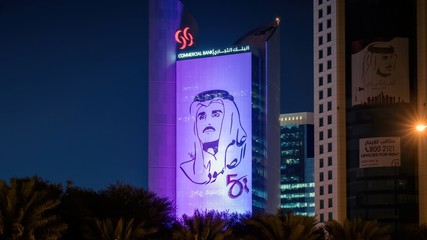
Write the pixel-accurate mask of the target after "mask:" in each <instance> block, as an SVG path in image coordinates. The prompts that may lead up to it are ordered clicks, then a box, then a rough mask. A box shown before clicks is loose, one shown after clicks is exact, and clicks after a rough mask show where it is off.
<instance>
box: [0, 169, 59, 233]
mask: <svg viewBox="0 0 427 240" xmlns="http://www.w3.org/2000/svg"><path fill="white" fill-rule="evenodd" d="M61 193H62V190H61V187H60V186H59V185H52V184H48V183H47V182H44V181H42V180H41V179H40V178H39V177H36V176H35V177H32V178H24V179H17V178H12V179H11V180H10V186H8V185H7V183H6V182H5V181H3V180H1V181H0V239H10V240H19V239H26V240H35V239H59V238H60V237H61V235H62V233H63V232H64V231H65V230H66V228H67V225H66V224H64V223H62V222H61V220H60V219H59V215H58V214H56V212H55V211H56V209H57V207H58V205H59V204H60V200H59V197H60V194H61Z"/></svg>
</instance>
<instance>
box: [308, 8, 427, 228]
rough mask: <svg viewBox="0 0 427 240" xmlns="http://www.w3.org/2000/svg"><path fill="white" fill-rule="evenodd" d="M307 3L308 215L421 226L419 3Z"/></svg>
mask: <svg viewBox="0 0 427 240" xmlns="http://www.w3.org/2000/svg"><path fill="white" fill-rule="evenodd" d="M313 3H314V4H313V5H314V9H313V10H314V11H313V14H314V28H313V29H314V98H315V105H314V106H315V113H314V116H315V117H314V121H315V181H316V214H317V215H318V216H319V219H320V220H321V221H324V220H328V219H335V220H338V221H343V220H344V219H346V218H350V219H353V218H363V219H378V220H379V221H381V222H383V223H388V224H391V225H392V226H393V227H394V229H396V228H398V227H399V226H402V225H404V224H411V223H418V222H420V223H425V222H426V214H427V213H426V210H425V208H424V206H425V205H426V199H425V198H426V196H424V195H425V189H426V186H425V178H426V177H425V170H423V169H426V168H425V166H426V165H425V160H423V159H424V158H425V154H423V153H425V149H426V148H425V144H424V143H425V142H423V141H424V138H421V139H417V136H416V135H414V131H413V130H412V129H413V128H414V127H413V126H414V125H415V122H416V119H418V118H421V119H423V120H425V102H426V83H425V82H426V72H425V66H426V60H425V59H426V57H425V49H426V48H425V46H426V41H427V40H426V34H425V33H426V28H425V26H426V25H425V22H426V4H425V2H424V1H418V0H412V1H367V0H347V1H338V0H314V1H313ZM420 53H423V54H420ZM325 161H326V162H327V164H324V163H325ZM328 186H331V187H332V193H331V194H326V195H325V194H324V195H320V192H321V188H322V187H323V188H325V187H328ZM423 192H424V193H423Z"/></svg>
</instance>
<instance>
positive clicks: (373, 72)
mask: <svg viewBox="0 0 427 240" xmlns="http://www.w3.org/2000/svg"><path fill="white" fill-rule="evenodd" d="M394 103H409V68H408V41H407V39H405V38H394V39H392V40H391V41H376V42H372V43H370V44H368V45H367V46H366V47H365V48H363V49H362V50H361V51H358V52H355V53H353V54H352V105H353V106H355V105H359V104H370V105H373V104H394Z"/></svg>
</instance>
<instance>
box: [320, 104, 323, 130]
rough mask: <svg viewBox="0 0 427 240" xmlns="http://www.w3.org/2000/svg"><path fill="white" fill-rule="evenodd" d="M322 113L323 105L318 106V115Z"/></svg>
mask: <svg viewBox="0 0 427 240" xmlns="http://www.w3.org/2000/svg"><path fill="white" fill-rule="evenodd" d="M322 112H323V104H319V113H322ZM322 126H323V121H322Z"/></svg>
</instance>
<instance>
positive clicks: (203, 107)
mask: <svg viewBox="0 0 427 240" xmlns="http://www.w3.org/2000/svg"><path fill="white" fill-rule="evenodd" d="M190 114H191V115H193V116H194V118H195V121H194V128H193V132H192V135H193V137H194V145H193V146H192V148H193V149H191V151H189V153H188V158H189V160H188V161H184V162H182V163H181V164H180V168H181V169H182V171H183V172H184V174H185V175H186V176H187V178H188V179H189V180H190V181H191V182H193V183H196V184H209V183H214V182H215V181H216V179H217V177H218V176H220V175H222V174H224V173H225V172H226V171H227V170H228V169H233V168H235V167H237V166H238V165H239V164H240V162H241V161H242V159H243V158H244V156H245V151H246V138H247V135H246V131H245V129H244V128H243V127H242V124H241V119H240V113H239V108H238V107H237V106H236V103H235V102H234V98H233V96H232V95H230V94H229V93H228V92H227V91H225V90H209V91H205V92H201V93H199V94H197V95H196V97H195V98H194V101H193V102H192V103H191V106H190Z"/></svg>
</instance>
